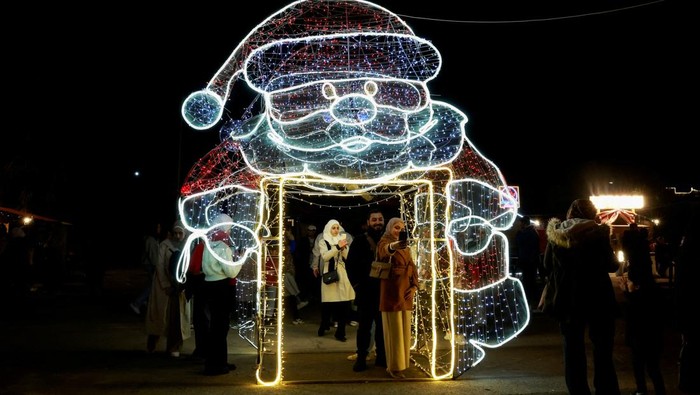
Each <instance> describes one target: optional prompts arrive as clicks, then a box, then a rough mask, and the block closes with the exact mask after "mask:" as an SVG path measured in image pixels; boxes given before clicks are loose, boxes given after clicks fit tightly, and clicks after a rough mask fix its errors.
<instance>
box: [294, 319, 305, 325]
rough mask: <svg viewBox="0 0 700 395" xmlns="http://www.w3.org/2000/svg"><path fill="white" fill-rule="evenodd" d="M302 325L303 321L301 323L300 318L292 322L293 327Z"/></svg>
mask: <svg viewBox="0 0 700 395" xmlns="http://www.w3.org/2000/svg"><path fill="white" fill-rule="evenodd" d="M303 323H304V321H302V320H301V318H297V319H296V320H294V321H292V324H294V325H299V324H303Z"/></svg>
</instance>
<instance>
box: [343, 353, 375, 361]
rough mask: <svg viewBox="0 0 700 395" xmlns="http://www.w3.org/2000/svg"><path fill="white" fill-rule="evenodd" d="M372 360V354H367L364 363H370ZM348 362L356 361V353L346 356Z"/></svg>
mask: <svg viewBox="0 0 700 395" xmlns="http://www.w3.org/2000/svg"><path fill="white" fill-rule="evenodd" d="M372 358H374V355H372V354H367V358H365V360H366V361H371V360H372ZM347 359H348V361H356V360H357V353H355V354H352V355H348V358H347Z"/></svg>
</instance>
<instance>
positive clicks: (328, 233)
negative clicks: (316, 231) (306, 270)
mask: <svg viewBox="0 0 700 395" xmlns="http://www.w3.org/2000/svg"><path fill="white" fill-rule="evenodd" d="M349 246H350V245H349V243H348V240H347V238H346V235H345V230H344V229H343V227H342V226H340V223H339V222H338V221H336V220H334V219H332V220H330V221H328V223H327V224H326V226H325V227H324V229H323V238H322V239H320V240H319V242H318V245H317V247H318V249H319V251H320V253H321V267H320V268H319V263H318V262H314V264H313V269H314V276H316V277H318V276H319V275H323V274H324V273H327V272H328V271H329V270H330V267H331V266H332V265H331V263H333V265H334V266H335V270H337V271H338V277H339V280H338V281H336V282H334V283H331V284H325V283H321V326H320V327H319V328H318V335H319V336H323V335H324V334H325V332H326V331H328V330H330V329H331V316H333V317H335V319H337V320H338V329H336V331H335V338H336V339H338V340H339V341H341V342H345V341H347V338H346V337H345V324H346V322H347V320H348V316H349V315H350V307H351V305H350V304H351V301H352V300H353V299H355V290H354V289H353V288H352V285H351V284H350V279H349V278H348V272H347V270H346V269H345V260H346V259H347V257H348V250H349Z"/></svg>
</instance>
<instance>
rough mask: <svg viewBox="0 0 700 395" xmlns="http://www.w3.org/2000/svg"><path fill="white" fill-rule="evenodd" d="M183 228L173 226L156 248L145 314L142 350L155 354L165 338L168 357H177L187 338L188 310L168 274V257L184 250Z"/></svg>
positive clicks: (170, 274)
mask: <svg viewBox="0 0 700 395" xmlns="http://www.w3.org/2000/svg"><path fill="white" fill-rule="evenodd" d="M184 240H185V227H184V226H183V225H182V223H181V222H180V221H177V222H175V224H174V225H173V228H172V232H170V236H169V237H168V238H167V239H165V240H163V241H162V242H161V243H160V245H159V247H158V248H159V252H158V260H157V262H156V267H155V273H154V276H153V282H152V284H151V294H150V296H149V297H148V307H147V310H146V333H147V335H148V337H147V341H146V349H147V351H148V352H149V353H151V352H153V351H155V349H156V345H157V344H158V340H159V339H160V337H161V336H165V337H166V338H167V342H166V351H167V352H168V353H169V354H170V355H171V356H172V357H175V358H177V357H179V356H180V349H181V348H182V344H183V342H184V340H185V339H188V338H189V337H190V321H191V319H190V308H189V302H188V301H187V297H186V296H185V293H184V291H183V290H181V289H180V288H179V287H178V284H176V283H175V281H176V280H175V279H174V278H175V276H174V275H173V273H171V269H170V257H171V256H172V255H173V254H174V253H179V251H181V250H182V248H183V247H184Z"/></svg>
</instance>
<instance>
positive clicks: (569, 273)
mask: <svg viewBox="0 0 700 395" xmlns="http://www.w3.org/2000/svg"><path fill="white" fill-rule="evenodd" d="M547 238H548V243H547V249H546V250H545V257H544V269H545V271H546V273H547V290H546V293H545V300H544V307H543V310H544V312H545V313H549V314H550V315H552V316H553V317H554V318H556V319H558V320H560V321H569V320H571V319H572V318H574V317H593V316H603V315H605V316H616V315H617V314H618V313H619V311H618V306H617V302H616V301H615V291H614V290H613V285H612V281H611V279H610V275H609V273H613V272H615V271H617V269H618V267H619V264H618V263H617V261H616V259H615V254H614V252H613V249H612V246H611V245H610V227H609V226H607V225H598V224H597V223H596V222H595V221H593V220H590V219H581V218H571V219H567V220H566V221H564V222H562V221H561V220H559V219H558V218H553V219H551V220H550V221H549V223H548V224H547Z"/></svg>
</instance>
